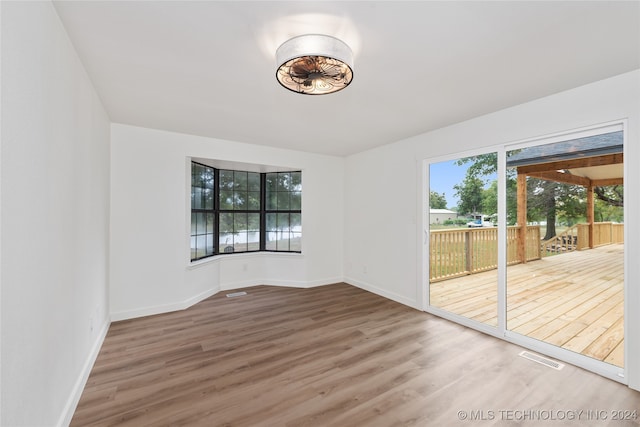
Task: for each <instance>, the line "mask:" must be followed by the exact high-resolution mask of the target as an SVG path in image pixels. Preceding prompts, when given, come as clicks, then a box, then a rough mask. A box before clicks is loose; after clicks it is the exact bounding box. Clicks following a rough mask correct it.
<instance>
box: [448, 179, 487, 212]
mask: <svg viewBox="0 0 640 427" xmlns="http://www.w3.org/2000/svg"><path fill="white" fill-rule="evenodd" d="M483 187H484V183H483V182H482V180H481V179H480V178H477V177H475V176H473V175H472V174H470V173H469V170H467V176H466V177H465V178H464V181H463V182H462V183H461V184H456V185H454V186H453V189H454V190H456V196H458V198H459V202H458V212H461V213H463V214H477V213H479V211H480V210H481V209H482V207H483V206H482V199H483V193H484V188H483Z"/></svg>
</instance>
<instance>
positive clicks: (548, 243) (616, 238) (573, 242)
mask: <svg viewBox="0 0 640 427" xmlns="http://www.w3.org/2000/svg"><path fill="white" fill-rule="evenodd" d="M613 243H624V224H616V223H613V222H596V223H594V224H593V247H598V246H603V245H611V244H613ZM540 246H541V252H542V256H549V255H557V254H560V253H565V252H573V251H581V250H583V249H588V248H589V224H576V225H574V226H573V227H570V228H568V229H566V230H565V231H564V232H562V233H560V234H558V235H557V236H555V237H552V238H551V239H549V240H545V241H544V242H542V243H541V245H540Z"/></svg>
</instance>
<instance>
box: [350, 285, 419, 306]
mask: <svg viewBox="0 0 640 427" xmlns="http://www.w3.org/2000/svg"><path fill="white" fill-rule="evenodd" d="M344 282H345V283H348V284H350V285H352V286H355V287H357V288H360V289H364V290H365V291H369V292H371V293H374V294H376V295H380V296H381V297H384V298H387V299H390V300H392V301H395V302H399V303H400V304H404V305H406V306H409V307H411V308H415V309H416V310H419V307H418V301H416V300H413V299H411V298H407V297H404V296H402V295H398V294H396V293H394V292H389V291H387V290H386V289H381V288H378V287H377V286H374V285H371V284H369V283H365V282H361V281H359V280H356V279H353V278H351V277H345V278H344Z"/></svg>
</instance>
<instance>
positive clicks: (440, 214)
mask: <svg viewBox="0 0 640 427" xmlns="http://www.w3.org/2000/svg"><path fill="white" fill-rule="evenodd" d="M496 169H497V154H496V153H487V154H484V155H479V156H474V157H465V158H460V159H457V160H453V161H446V162H440V163H431V164H430V165H429V215H428V217H429V304H430V305H431V306H432V307H437V308H440V309H443V310H446V311H449V312H451V313H455V314H457V315H460V316H464V317H467V318H469V319H473V320H475V321H478V322H481V323H485V324H488V325H491V326H497V324H498V317H497V316H498V310H497V307H498V298H497V295H498V273H497V267H498V229H497V227H496V225H497V224H496V218H497V215H496V214H497V209H498V193H497V191H498V185H497V175H496Z"/></svg>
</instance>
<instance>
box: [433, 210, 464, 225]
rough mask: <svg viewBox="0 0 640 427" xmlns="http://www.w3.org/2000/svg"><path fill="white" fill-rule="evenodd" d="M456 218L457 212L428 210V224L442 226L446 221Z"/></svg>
mask: <svg viewBox="0 0 640 427" xmlns="http://www.w3.org/2000/svg"><path fill="white" fill-rule="evenodd" d="M456 218H458V212H454V211H450V210H449V209H429V224H444V222H445V221H447V220H451V221H453V220H455V219H456Z"/></svg>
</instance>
